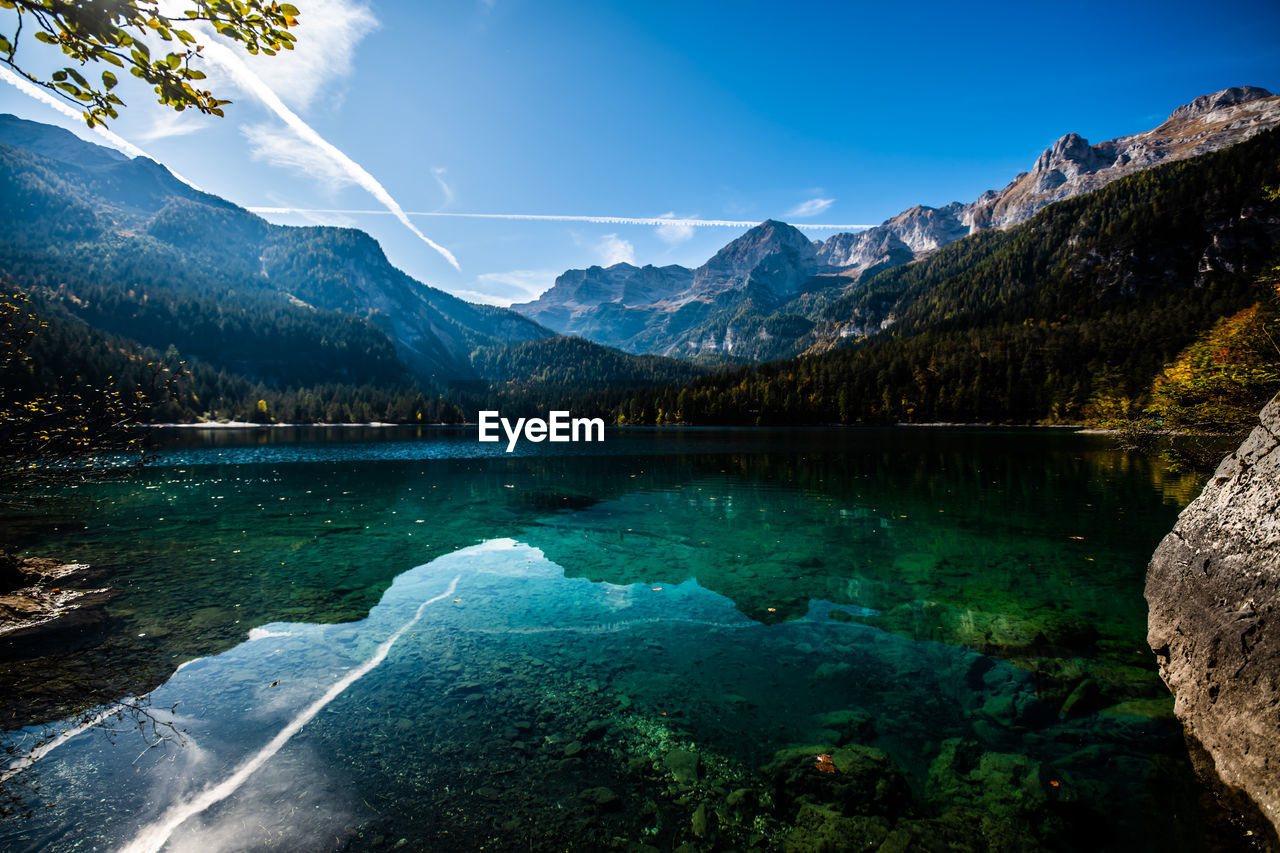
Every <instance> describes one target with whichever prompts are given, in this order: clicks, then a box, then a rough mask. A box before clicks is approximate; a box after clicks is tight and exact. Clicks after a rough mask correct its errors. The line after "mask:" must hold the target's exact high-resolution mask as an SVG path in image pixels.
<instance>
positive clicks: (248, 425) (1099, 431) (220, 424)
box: [138, 421, 1118, 435]
mask: <svg viewBox="0 0 1280 853" xmlns="http://www.w3.org/2000/svg"><path fill="white" fill-rule="evenodd" d="M476 425H477V423H476V422H475V421H463V422H462V423H456V424H446V423H429V424H421V423H412V424H397V423H387V422H384V421H370V422H368V423H306V424H258V423H253V422H252V421H199V422H197V423H158V424H138V426H140V427H144V428H149V429H241V430H243V429H290V428H300V429H329V428H332V429H355V428H360V429H369V428H373V429H388V428H393V427H474V426H476ZM609 428H610V429H636V428H639V429H807V428H814V429H833V428H834V429H886V428H889V429H897V428H907V429H1049V430H1070V431H1072V432H1077V433H1080V434H1083V435H1114V434H1116V433H1117V432H1118V430H1115V429H1112V428H1109V427H1091V426H1088V425H1086V424H1002V423H994V422H990V421H985V422H975V423H964V422H959V421H956V422H951V421H936V422H929V423H910V422H905V421H904V422H899V423H892V424H773V425H769V426H760V425H759V424H622V425H616V424H615V425H610V426H609Z"/></svg>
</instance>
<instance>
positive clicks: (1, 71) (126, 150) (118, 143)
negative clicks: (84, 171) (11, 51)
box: [0, 68, 204, 192]
mask: <svg viewBox="0 0 1280 853" xmlns="http://www.w3.org/2000/svg"><path fill="white" fill-rule="evenodd" d="M0 80H3V81H4V82H6V83H8V84H9V85H10V86H12V87H14V88H15V89H17V90H18V91H19V92H22V93H23V94H24V95H30V96H31V97H33V98H35V99H36V100H37V101H40V102H41V103H42V104H45V105H47V106H50V107H53V108H54V109H55V110H57V111H58V112H60V113H62V114H63V115H64V116H67V117H68V118H73V119H75V120H76V121H84V114H83V113H80V112H78V111H76V110H74V109H72V108H71V107H69V106H68V105H67V104H65V103H63V102H62V101H60V100H58V98H57V97H56V96H54V95H53V94H52V93H50V92H48V91H46V90H45V89H42V88H40V87H39V86H37V85H36V84H34V83H32V82H31V81H30V80H28V79H26V78H25V77H23V76H22V75H20V74H15V73H14V72H12V71H10V70H9V69H8V68H0ZM92 130H93V132H94V133H96V134H98V135H99V136H101V137H102V138H103V139H105V140H106V141H107V142H109V143H111V147H112V148H114V149H116V150H117V151H119V152H121V153H122V154H128V155H129V156H130V157H145V158H146V159H148V160H151V161H153V162H157V163H159V162H160V161H159V160H156V158H154V157H152V156H151V155H150V154H148V153H147V152H145V151H143V150H142V149H141V148H139V147H138V146H136V145H134V144H133V143H132V142H130V141H129V140H127V139H125V138H124V137H122V136H119V135H118V134H115V133H112V132H111V131H110V130H107V128H105V127H103V126H102V125H94V127H93V128H92ZM162 165H163V164H162ZM165 168H168V167H167V166H166V167H165ZM169 174H171V175H173V176H174V177H175V178H177V179H178V180H180V181H182V182H183V183H184V184H186V185H187V186H189V187H191V188H192V189H193V190H200V187H198V186H196V185H195V184H193V183H192V182H191V181H189V180H187V179H186V178H184V177H182V176H181V175H179V174H178V173H177V172H175V171H173V170H172V169H169ZM200 192H204V190H200Z"/></svg>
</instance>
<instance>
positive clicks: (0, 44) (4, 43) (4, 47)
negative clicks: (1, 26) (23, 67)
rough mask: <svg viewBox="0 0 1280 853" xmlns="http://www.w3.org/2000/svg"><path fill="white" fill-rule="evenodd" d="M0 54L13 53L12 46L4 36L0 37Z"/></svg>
mask: <svg viewBox="0 0 1280 853" xmlns="http://www.w3.org/2000/svg"><path fill="white" fill-rule="evenodd" d="M0 53H13V46H12V45H11V44H9V40H8V39H7V38H5V37H4V36H0Z"/></svg>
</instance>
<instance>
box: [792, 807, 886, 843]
mask: <svg viewBox="0 0 1280 853" xmlns="http://www.w3.org/2000/svg"><path fill="white" fill-rule="evenodd" d="M889 826H890V825H889V822H888V821H886V820H885V819H884V818H880V817H868V816H864V815H852V816H851V815H845V814H842V813H841V812H839V811H837V810H835V809H831V808H824V807H822V806H816V805H812V804H808V803H806V804H804V805H802V806H801V807H800V811H799V812H798V813H797V814H796V819H795V824H794V825H793V826H792V827H791V829H789V830H788V831H787V833H786V835H784V836H783V839H782V849H783V851H784V853H814V851H823V853H855V851H858V853H860V852H861V851H864V850H876V849H877V848H879V847H880V845H881V844H882V843H883V842H884V841H885V839H887V838H888V837H889Z"/></svg>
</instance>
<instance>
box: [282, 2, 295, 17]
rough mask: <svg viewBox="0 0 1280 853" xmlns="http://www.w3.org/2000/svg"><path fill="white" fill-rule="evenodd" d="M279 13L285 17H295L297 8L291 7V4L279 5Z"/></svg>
mask: <svg viewBox="0 0 1280 853" xmlns="http://www.w3.org/2000/svg"><path fill="white" fill-rule="evenodd" d="M280 12H281V13H282V14H285V15H295V16H296V15H297V14H298V7H297V6H294V5H292V4H289V3H281V4H280Z"/></svg>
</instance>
